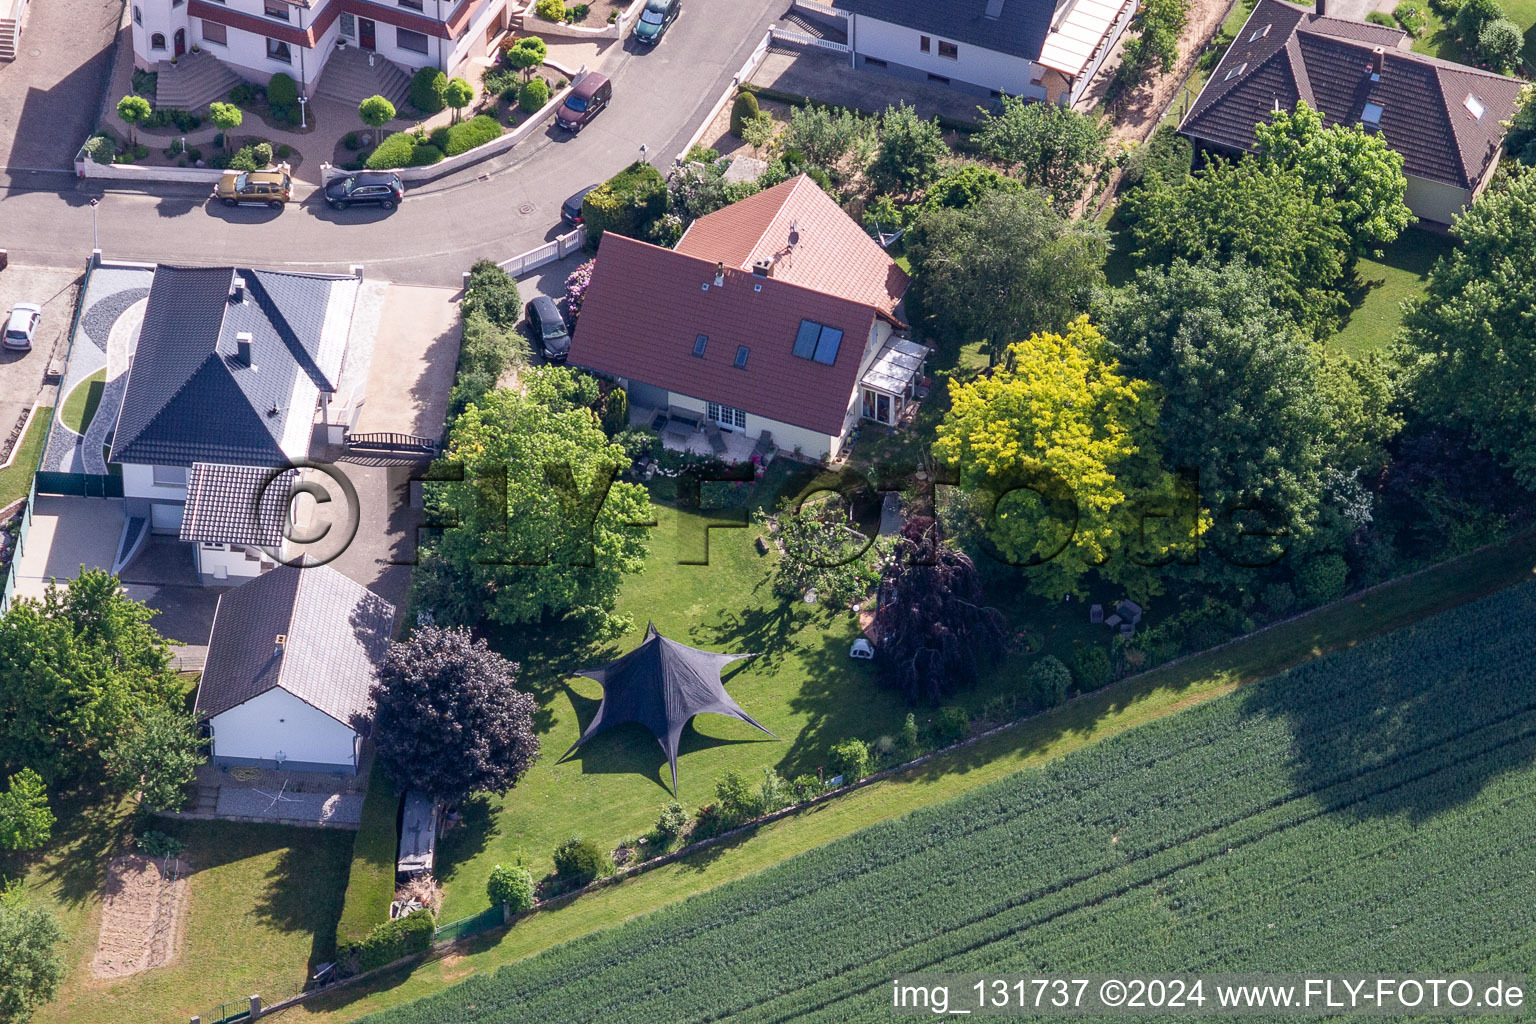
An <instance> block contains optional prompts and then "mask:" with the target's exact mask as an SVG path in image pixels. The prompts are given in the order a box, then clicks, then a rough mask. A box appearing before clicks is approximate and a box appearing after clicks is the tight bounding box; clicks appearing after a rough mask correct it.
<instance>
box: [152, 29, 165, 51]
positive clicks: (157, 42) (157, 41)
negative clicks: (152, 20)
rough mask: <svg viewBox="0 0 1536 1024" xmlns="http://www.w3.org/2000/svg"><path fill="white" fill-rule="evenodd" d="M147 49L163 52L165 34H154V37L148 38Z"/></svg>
mask: <svg viewBox="0 0 1536 1024" xmlns="http://www.w3.org/2000/svg"><path fill="white" fill-rule="evenodd" d="M149 48H150V49H151V50H163V49H165V33H164V32H156V33H155V34H154V35H152V36H150V37H149Z"/></svg>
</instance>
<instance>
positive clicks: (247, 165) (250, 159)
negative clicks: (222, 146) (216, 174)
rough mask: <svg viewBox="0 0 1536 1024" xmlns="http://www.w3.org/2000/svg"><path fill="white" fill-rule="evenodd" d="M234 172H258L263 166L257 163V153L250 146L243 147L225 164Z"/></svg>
mask: <svg viewBox="0 0 1536 1024" xmlns="http://www.w3.org/2000/svg"><path fill="white" fill-rule="evenodd" d="M224 166H226V167H228V168H229V169H230V170H232V171H258V170H260V169H261V165H260V164H258V163H257V162H256V151H255V150H254V149H252V148H251V147H250V146H242V147H240V150H239V151H238V152H236V153H234V154H233V155H232V156H230V158H229V160H228V161H227V162H226V163H225V165H224Z"/></svg>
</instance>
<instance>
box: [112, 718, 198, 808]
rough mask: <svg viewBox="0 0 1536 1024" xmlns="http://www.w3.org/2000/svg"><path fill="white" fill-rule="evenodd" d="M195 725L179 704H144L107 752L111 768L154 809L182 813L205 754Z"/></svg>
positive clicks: (120, 783) (124, 787) (128, 790)
mask: <svg viewBox="0 0 1536 1024" xmlns="http://www.w3.org/2000/svg"><path fill="white" fill-rule="evenodd" d="M202 749H203V741H202V740H200V739H199V738H198V736H197V723H196V721H195V720H194V719H193V718H192V716H191V715H189V714H187V713H186V712H185V711H182V710H180V709H179V708H173V707H169V706H167V705H163V704H149V705H146V706H145V707H144V708H143V709H142V710H141V711H140V712H139V713H138V715H137V716H136V720H135V721H134V722H133V726H132V728H130V729H126V730H124V731H123V732H121V733H119V734H118V735H117V737H116V738H115V739H114V740H113V743H112V745H111V746H110V747H108V748H107V752H106V767H107V772H108V773H109V774H110V775H111V776H112V778H113V781H114V782H116V783H117V785H118V786H119V787H120V788H121V789H122V790H123V792H125V793H138V794H139V800H140V801H141V802H142V803H143V805H144V806H145V807H146V808H148V809H150V810H153V811H179V810H181V807H182V804H184V803H185V802H186V795H187V784H188V783H189V782H191V781H192V777H193V774H194V773H195V772H196V770H197V766H198V765H200V764H202V763H203V761H204V760H205V758H204V757H203V754H202Z"/></svg>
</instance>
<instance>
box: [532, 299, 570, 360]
mask: <svg viewBox="0 0 1536 1024" xmlns="http://www.w3.org/2000/svg"><path fill="white" fill-rule="evenodd" d="M525 312H526V313H527V315H528V337H529V338H531V339H532V340H533V343H534V344H535V345H537V346H538V349H539V355H541V356H543V357H544V358H545V359H547V360H548V361H550V362H551V363H563V362H565V357H566V356H568V355H570V354H571V332H570V329H569V328H568V327H566V326H565V317H564V316H562V315H561V314H560V307H559V306H557V305H555V300H554V299H551V298H550V297H549V296H548V295H540V296H539V297H538V298H536V299H534V300H533V301H532V302H530V303H528V308H527V309H526V310H525Z"/></svg>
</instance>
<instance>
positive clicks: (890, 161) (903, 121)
mask: <svg viewBox="0 0 1536 1024" xmlns="http://www.w3.org/2000/svg"><path fill="white" fill-rule="evenodd" d="M876 135H877V137H878V138H879V140H880V143H879V148H878V149H876V151H875V159H874V162H873V163H872V164H870V166H869V176H870V178H871V179H873V180H874V183H875V187H876V188H878V189H880V190H881V191H883V192H910V191H912V190H914V189H920V188H922V187H923V186H924V185H927V184H928V183H929V182H930V181H932V180H933V179H934V178H937V177H938V176H939V167H940V165H941V164H943V162H944V159H945V158H946V157H948V156H949V147H948V146H946V145H944V132H943V131H942V130H941V129H940V128H939V122H938V120H937V119H936V118H935V119H930V120H927V121H925V120H923V119H922V118H921V117H918V116H917V111H916V109H914V108H912V107H909V106H907V105H906V104H905V103H902V104H899V105H898V106H894V107H887V108H886V109H885V113H883V114H881V115H880V123H879V127H878V130H877V132H876Z"/></svg>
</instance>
